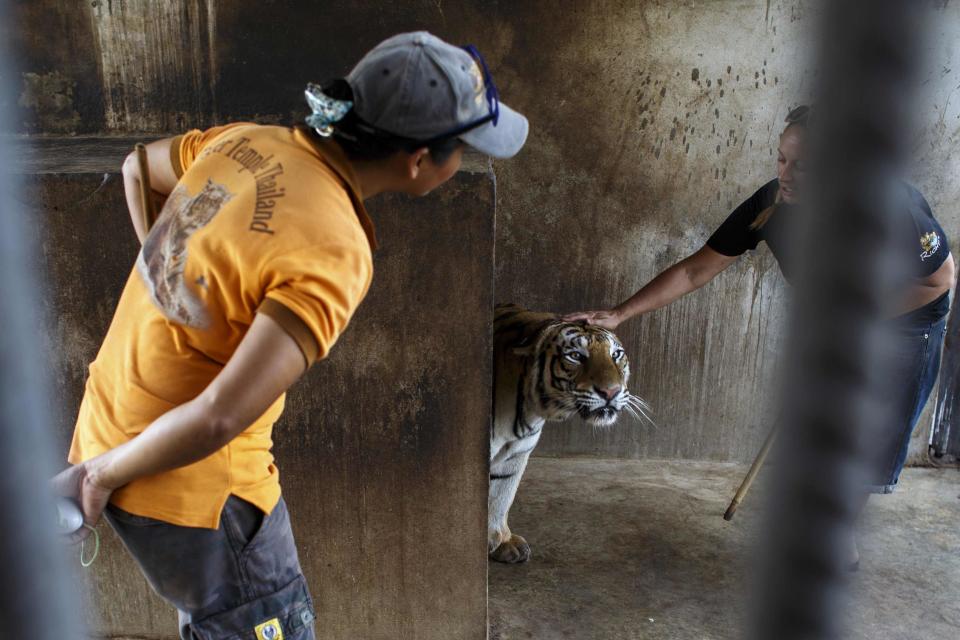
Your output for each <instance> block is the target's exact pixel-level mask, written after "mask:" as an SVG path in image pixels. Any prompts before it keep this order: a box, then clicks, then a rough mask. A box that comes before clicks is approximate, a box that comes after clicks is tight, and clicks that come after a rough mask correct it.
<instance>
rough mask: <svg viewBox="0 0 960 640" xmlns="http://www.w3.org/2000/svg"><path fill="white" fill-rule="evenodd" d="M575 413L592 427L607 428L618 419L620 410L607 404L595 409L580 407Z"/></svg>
mask: <svg viewBox="0 0 960 640" xmlns="http://www.w3.org/2000/svg"><path fill="white" fill-rule="evenodd" d="M577 412H578V413H579V414H580V417H581V418H583V420H584V421H585V422H586V423H587V424H589V425H590V426H592V427H609V426H611V425H612V424H613V423H615V422H616V421H617V418H619V417H620V409H619V408H617V407H615V406H613V405H609V404H608V405H605V406H602V407H599V408H596V409H590V408H588V407H581V408H579V409H578V410H577Z"/></svg>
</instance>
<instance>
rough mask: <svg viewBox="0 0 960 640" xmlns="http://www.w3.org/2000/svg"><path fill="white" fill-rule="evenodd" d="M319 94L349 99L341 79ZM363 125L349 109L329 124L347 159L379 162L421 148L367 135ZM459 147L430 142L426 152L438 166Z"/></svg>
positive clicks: (446, 142) (381, 135)
mask: <svg viewBox="0 0 960 640" xmlns="http://www.w3.org/2000/svg"><path fill="white" fill-rule="evenodd" d="M323 91H324V93H326V94H327V95H328V96H330V97H331V98H336V99H337V100H351V101H352V100H353V90H352V89H351V88H350V85H349V84H347V82H346V81H344V80H335V81H333V82H330V83H327V84H326V85H325V86H324V88H323ZM365 124H366V123H364V122H363V121H362V120H361V119H360V117H359V116H358V115H357V114H356V112H355V111H354V110H353V109H351V110H350V111H348V112H347V114H346V115H345V116H344V117H343V119H342V120H340V121H339V122H337V123H335V124H334V125H333V139H334V140H336V141H337V143H338V144H339V145H340V148H342V149H343V151H344V153H346V154H347V157H348V158H350V159H351V160H383V159H384V158H388V157H390V156H392V155H393V154H395V153H397V152H398V151H403V152H405V153H413V152H414V151H416V150H417V149H420V148H422V147H423V146H424V145H423V144H422V143H418V142H417V141H416V140H412V139H410V138H403V137H400V136H392V135H390V134H386V133H384V132H371V131H370V129H371V127H369V125H367V126H364V125H365ZM311 131H312V130H311ZM461 144H463V142H462V141H461V140H460V139H459V138H456V137H453V138H447V139H444V140H438V141H436V142H432V143H430V145H429V146H427V149H428V150H429V151H430V157H431V159H432V160H433V162H434V163H435V164H438V165H442V164H445V163H446V162H447V160H448V159H449V158H450V156H451V155H452V154H453V152H454V151H456V150H457V148H458V147H459V146H460V145H461Z"/></svg>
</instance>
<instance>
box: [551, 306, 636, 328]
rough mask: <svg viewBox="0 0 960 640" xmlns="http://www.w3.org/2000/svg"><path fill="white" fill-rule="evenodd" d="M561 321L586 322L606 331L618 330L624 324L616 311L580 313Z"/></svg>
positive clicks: (570, 315) (567, 316)
mask: <svg viewBox="0 0 960 640" xmlns="http://www.w3.org/2000/svg"><path fill="white" fill-rule="evenodd" d="M561 319H562V320H563V321H564V322H579V321H582V320H586V322H587V324H592V325H595V326H598V327H603V328H604V329H610V330H611V331H613V330H614V329H616V328H617V327H618V326H619V325H620V323H621V322H623V318H622V317H621V316H620V314H619V313H617V311H616V310H614V309H610V310H609V311H580V312H578V313H568V314H567V315H565V316H563V317H562V318H561Z"/></svg>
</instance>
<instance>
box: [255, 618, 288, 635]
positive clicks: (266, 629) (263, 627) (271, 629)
mask: <svg viewBox="0 0 960 640" xmlns="http://www.w3.org/2000/svg"><path fill="white" fill-rule="evenodd" d="M253 630H254V631H255V632H256V634H257V640H283V629H281V628H280V620H279V619H277V618H273V619H271V620H267V621H266V622H264V623H263V624H258V625H257V626H256V627H254V629H253Z"/></svg>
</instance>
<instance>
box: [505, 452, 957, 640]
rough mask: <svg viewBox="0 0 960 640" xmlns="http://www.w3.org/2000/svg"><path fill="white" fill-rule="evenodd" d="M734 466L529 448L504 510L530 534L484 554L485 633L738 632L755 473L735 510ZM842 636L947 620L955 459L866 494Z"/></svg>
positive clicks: (879, 639)
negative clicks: (520, 549)
mask: <svg viewBox="0 0 960 640" xmlns="http://www.w3.org/2000/svg"><path fill="white" fill-rule="evenodd" d="M745 471H746V469H745V467H741V466H737V465H726V464H707V463H690V462H682V463H681V462H661V461H622V460H617V461H609V460H583V459H563V460H558V459H551V458H535V459H533V460H531V462H530V465H529V467H528V469H527V472H526V477H524V479H523V483H522V484H521V485H520V491H519V494H518V497H517V501H516V503H515V504H514V507H513V510H512V512H511V514H510V526H511V529H512V530H513V531H514V533H517V534H519V535H522V536H524V537H525V538H526V539H527V541H528V542H529V543H530V545H531V547H532V548H533V557H532V559H531V560H530V562H529V563H527V564H525V565H516V566H508V565H502V564H497V563H491V564H490V640H521V639H524V640H525V639H529V638H536V639H538V640H540V639H543V640H554V639H561V638H576V639H577V640H635V639H647V638H670V639H673V638H678V639H679V638H689V639H696V640H705V639H710V640H714V639H717V640H719V639H726V638H730V639H734V638H737V639H739V638H742V637H744V636H743V633H742V625H741V622H742V619H743V617H744V615H745V613H746V603H745V602H744V599H743V598H742V597H741V594H742V593H743V586H742V585H743V583H744V579H745V577H746V575H747V570H748V568H749V564H748V563H749V556H750V554H751V551H752V550H753V549H754V548H755V546H756V545H755V544H754V543H752V542H751V540H752V539H754V536H755V535H756V533H757V531H758V529H759V525H760V524H761V523H762V520H761V516H762V513H761V511H762V510H761V509H760V508H759V507H760V506H761V503H762V502H763V496H762V492H763V486H762V485H763V480H764V478H763V475H762V474H761V476H760V479H759V480H758V484H759V485H760V486H759V487H756V488H755V490H756V493H752V494H750V495H749V496H748V497H747V500H746V504H745V505H744V506H742V507H741V511H740V512H739V513H738V514H737V516H736V518H734V520H733V522H730V523H728V522H725V521H724V520H723V518H722V514H723V511H724V509H725V508H726V506H727V503H728V501H729V499H730V496H731V495H732V493H733V491H734V490H735V488H736V486H737V484H738V483H739V481H740V479H741V478H742V476H743V473H744V472H745ZM860 550H861V554H862V561H861V569H860V572H859V574H857V575H856V576H855V577H854V583H853V584H854V590H855V592H856V594H857V602H858V605H859V606H857V607H855V608H851V612H850V613H851V625H852V627H853V631H852V633H851V635H850V637H851V638H854V639H856V640H861V639H862V640H866V639H868V638H869V639H870V640H887V639H890V640H893V639H896V640H906V639H914V638H916V639H924V640H926V639H933V638H951V637H952V638H956V637H958V634H960V473H958V472H957V471H955V470H935V469H907V470H906V471H905V472H904V475H903V476H902V477H901V480H900V489H899V490H898V491H897V492H896V493H894V494H893V495H891V496H885V497H880V498H876V499H873V500H871V502H870V504H869V505H868V507H867V511H866V513H865V516H864V527H863V530H862V534H861V544H860Z"/></svg>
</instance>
